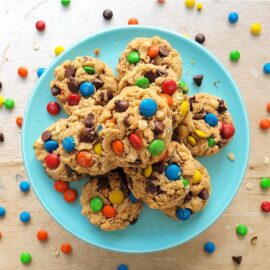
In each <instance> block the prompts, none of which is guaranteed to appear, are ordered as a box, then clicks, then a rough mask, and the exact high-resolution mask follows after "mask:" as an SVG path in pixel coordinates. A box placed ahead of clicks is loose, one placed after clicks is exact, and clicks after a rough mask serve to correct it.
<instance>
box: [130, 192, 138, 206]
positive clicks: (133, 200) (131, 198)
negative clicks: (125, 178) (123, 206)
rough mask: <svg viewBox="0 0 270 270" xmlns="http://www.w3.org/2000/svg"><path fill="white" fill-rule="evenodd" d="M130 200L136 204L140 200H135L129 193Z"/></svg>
mask: <svg viewBox="0 0 270 270" xmlns="http://www.w3.org/2000/svg"><path fill="white" fill-rule="evenodd" d="M129 199H130V200H131V202H132V203H136V202H137V201H138V200H137V199H136V198H135V196H134V195H133V193H132V192H130V193H129Z"/></svg>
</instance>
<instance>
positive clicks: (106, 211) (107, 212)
mask: <svg viewBox="0 0 270 270" xmlns="http://www.w3.org/2000/svg"><path fill="white" fill-rule="evenodd" d="M102 214H103V215H104V216H105V217H106V218H113V217H115V216H116V214H117V213H116V209H115V208H114V207H112V206H110V205H104V207H103V208H102Z"/></svg>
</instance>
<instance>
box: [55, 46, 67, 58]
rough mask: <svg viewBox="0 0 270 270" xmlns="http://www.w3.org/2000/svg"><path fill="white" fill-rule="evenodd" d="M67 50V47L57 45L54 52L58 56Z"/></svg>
mask: <svg viewBox="0 0 270 270" xmlns="http://www.w3.org/2000/svg"><path fill="white" fill-rule="evenodd" d="M64 50H65V48H64V47H63V46H57V47H55V48H54V53H55V55H56V56H58V55H59V54H61V53H62V52H63V51H64Z"/></svg>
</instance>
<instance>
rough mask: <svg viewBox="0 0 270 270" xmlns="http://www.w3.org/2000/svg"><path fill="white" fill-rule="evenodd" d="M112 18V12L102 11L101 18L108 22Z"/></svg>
mask: <svg viewBox="0 0 270 270" xmlns="http://www.w3.org/2000/svg"><path fill="white" fill-rule="evenodd" d="M112 17H113V12H112V11H111V10H110V9H105V10H104V11H103V18H104V19H105V20H110V19H111V18H112Z"/></svg>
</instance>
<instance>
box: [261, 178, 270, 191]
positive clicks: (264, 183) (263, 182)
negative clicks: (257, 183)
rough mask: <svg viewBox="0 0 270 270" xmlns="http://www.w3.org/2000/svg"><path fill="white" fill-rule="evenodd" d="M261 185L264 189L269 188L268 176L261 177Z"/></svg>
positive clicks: (269, 180)
mask: <svg viewBox="0 0 270 270" xmlns="http://www.w3.org/2000/svg"><path fill="white" fill-rule="evenodd" d="M261 187H262V188H264V189H268V188H270V178H268V177H263V178H262V179H261Z"/></svg>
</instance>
